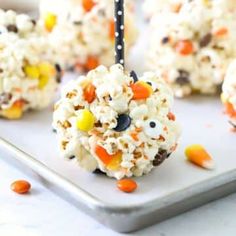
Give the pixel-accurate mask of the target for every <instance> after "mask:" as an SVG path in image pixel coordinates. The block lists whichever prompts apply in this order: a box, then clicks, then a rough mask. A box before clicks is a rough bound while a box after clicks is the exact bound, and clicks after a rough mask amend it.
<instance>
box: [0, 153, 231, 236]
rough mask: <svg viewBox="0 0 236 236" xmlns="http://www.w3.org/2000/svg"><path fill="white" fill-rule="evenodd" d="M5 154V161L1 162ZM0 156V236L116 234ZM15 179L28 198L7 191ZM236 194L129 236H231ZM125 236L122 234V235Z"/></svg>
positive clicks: (113, 235)
mask: <svg viewBox="0 0 236 236" xmlns="http://www.w3.org/2000/svg"><path fill="white" fill-rule="evenodd" d="M3 155H4V159H2V157H3ZM7 158H8V157H7V156H6V154H3V153H0V173H1V177H0V191H1V192H0V236H52V235H53V236H54V235H55V236H90V235H91V236H94V235H96V236H100V235H101V236H116V235H122V234H118V233H115V232H113V231H111V230H109V229H107V228H105V227H104V226H102V225H100V224H99V223H97V222H95V221H94V220H93V219H92V218H90V217H89V216H87V215H85V214H83V213H82V212H80V211H79V210H78V209H77V208H75V207H74V206H72V205H70V204H69V203H68V202H66V201H64V200H62V199H61V198H59V197H58V196H56V195H54V194H53V193H52V192H50V191H49V190H47V189H46V188H45V187H44V186H42V185H41V184H40V182H39V181H36V180H35V179H32V178H30V177H29V176H27V175H25V174H24V173H22V172H21V171H19V170H18V169H16V168H15V167H13V166H12V165H10V164H9V163H7V162H6V159H7ZM16 179H27V180H28V181H30V182H31V184H32V191H31V193H30V194H29V195H23V196H21V195H17V194H15V193H14V192H12V191H11V190H10V184H11V182H13V181H14V180H16ZM235 218H236V194H233V195H231V196H229V197H227V198H224V199H221V200H218V201H215V202H212V203H210V204H208V205H205V206H203V207H201V208H198V209H196V210H192V211H190V212H187V213H185V214H182V215H180V216H177V217H175V218H172V219H170V220H167V221H165V222H162V223H160V224H157V225H154V226H152V227H149V228H147V229H145V230H142V231H138V232H135V233H133V234H130V235H145V236H146V235H148V236H179V235H181V236H185V235H186V236H189V235H191V236H211V235H212V236H213V235H214V236H221V235H226V236H234V235H236V224H235ZM123 235H124V234H123Z"/></svg>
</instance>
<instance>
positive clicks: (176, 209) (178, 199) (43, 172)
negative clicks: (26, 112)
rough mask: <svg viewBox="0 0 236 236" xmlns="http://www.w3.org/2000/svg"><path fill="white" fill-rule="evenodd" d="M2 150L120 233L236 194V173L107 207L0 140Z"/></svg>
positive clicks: (50, 187)
mask: <svg viewBox="0 0 236 236" xmlns="http://www.w3.org/2000/svg"><path fill="white" fill-rule="evenodd" d="M0 146H2V147H3V148H4V149H5V150H7V151H8V152H10V153H12V154H13V158H14V159H15V160H17V161H18V162H20V163H21V164H23V165H24V166H27V167H29V168H30V169H31V170H32V171H34V172H35V173H36V174H37V175H38V176H40V177H42V179H43V180H44V184H45V185H46V186H47V187H48V188H49V189H50V190H52V191H53V192H56V193H57V194H58V195H59V196H60V197H62V198H63V199H65V200H67V201H69V202H70V203H73V204H74V205H75V206H77V207H78V208H79V209H81V210H83V211H84V212H85V213H87V214H89V215H90V216H92V217H93V218H95V219H96V220H98V221H99V222H100V223H102V224H104V225H106V226H107V227H109V228H112V229H113V230H115V231H118V232H123V233H124V232H132V231H135V230H138V229H141V228H144V227H147V226H150V225H152V224H154V223H157V222H160V221H163V220H166V219H168V218H170V217H173V216H176V215H178V214H181V213H183V212H185V211H187V210H190V209H193V208H195V207H197V206H200V205H202V204H205V203H208V202H210V201H212V200H216V199H218V198H220V197H223V196H226V195H228V194H230V193H233V192H235V191H236V171H231V172H229V173H227V174H221V175H219V176H218V177H214V178H211V179H210V180H207V181H202V182H201V183H199V184H197V185H199V186H197V185H194V186H191V187H188V188H186V189H185V190H182V191H179V192H175V193H172V194H169V195H168V196H166V197H165V198H164V199H160V198H158V199H155V200H153V201H149V202H147V203H146V204H145V205H130V206H129V207H120V206H116V205H111V204H107V203H105V202H103V201H101V200H100V199H98V198H96V197H95V196H93V195H91V194H90V193H88V192H86V191H84V190H83V189H81V188H79V187H78V186H76V185H75V184H73V183H72V182H70V181H68V180H67V179H65V178H64V177H62V176H60V175H59V174H58V173H56V172H55V171H53V170H51V169H50V168H48V167H47V166H45V165H44V164H42V163H40V162H39V161H37V160H36V159H34V157H32V156H31V155H29V154H27V153H25V152H24V151H22V150H20V149H19V148H17V147H16V146H15V145H13V144H11V143H10V142H8V141H6V140H5V139H2V138H0Z"/></svg>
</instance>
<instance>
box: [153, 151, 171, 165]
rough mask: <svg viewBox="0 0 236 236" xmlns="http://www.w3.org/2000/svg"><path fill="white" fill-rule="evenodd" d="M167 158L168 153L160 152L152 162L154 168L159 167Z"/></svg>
mask: <svg viewBox="0 0 236 236" xmlns="http://www.w3.org/2000/svg"><path fill="white" fill-rule="evenodd" d="M167 157H168V153H167V151H165V150H161V151H160V152H159V153H158V154H157V155H156V156H155V160H154V161H153V162H152V164H153V165H154V166H159V165H160V164H161V163H162V162H163V161H164V160H165V159H166V158H167Z"/></svg>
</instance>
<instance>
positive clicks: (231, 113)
mask: <svg viewBox="0 0 236 236" xmlns="http://www.w3.org/2000/svg"><path fill="white" fill-rule="evenodd" d="M225 109H226V111H225V112H226V113H227V114H228V115H229V116H230V117H232V118H233V117H236V110H235V109H234V107H233V105H232V104H231V103H230V102H226V103H225Z"/></svg>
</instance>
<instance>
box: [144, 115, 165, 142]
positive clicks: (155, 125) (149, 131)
mask: <svg viewBox="0 0 236 236" xmlns="http://www.w3.org/2000/svg"><path fill="white" fill-rule="evenodd" d="M143 128H144V133H145V134H146V135H147V136H149V137H151V138H159V136H160V135H161V134H162V132H163V127H162V124H161V123H160V122H159V121H158V120H155V119H149V120H146V121H145V122H144V125H143Z"/></svg>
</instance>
